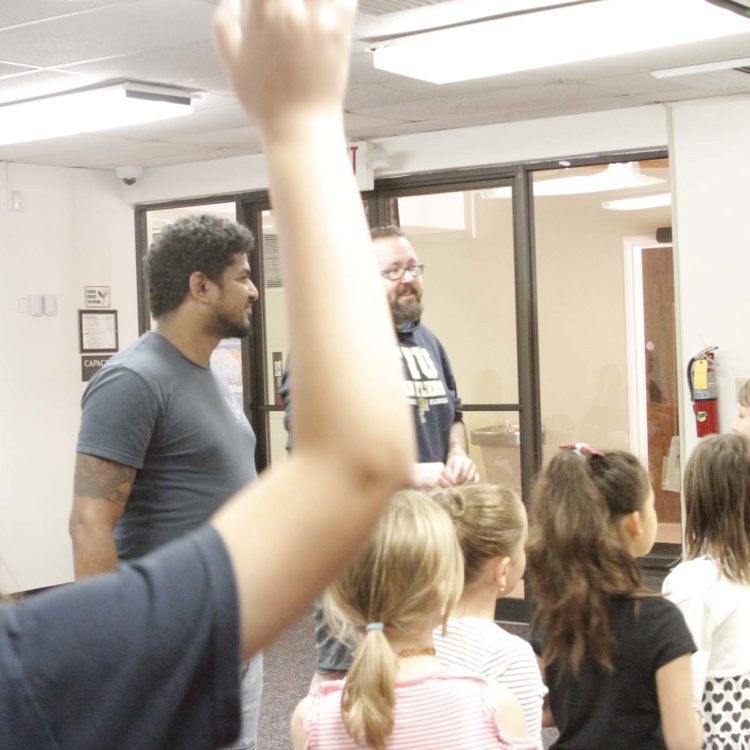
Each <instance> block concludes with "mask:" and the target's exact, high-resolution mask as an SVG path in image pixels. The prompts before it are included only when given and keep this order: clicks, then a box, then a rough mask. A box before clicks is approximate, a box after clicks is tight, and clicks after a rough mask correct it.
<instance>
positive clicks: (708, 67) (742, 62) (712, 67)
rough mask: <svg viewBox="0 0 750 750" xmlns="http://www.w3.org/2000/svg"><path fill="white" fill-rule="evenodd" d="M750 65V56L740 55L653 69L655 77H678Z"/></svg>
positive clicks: (652, 73) (652, 72)
mask: <svg viewBox="0 0 750 750" xmlns="http://www.w3.org/2000/svg"><path fill="white" fill-rule="evenodd" d="M748 66H750V57H739V58H736V59H734V60H716V61H715V62H708V63H698V64H696V65H681V66H680V67H678V68H661V69H660V70H652V71H651V75H652V76H653V77H654V78H677V77H678V76H690V75H698V74H699V73H715V72H716V71H719V70H734V69H736V68H746V67H748Z"/></svg>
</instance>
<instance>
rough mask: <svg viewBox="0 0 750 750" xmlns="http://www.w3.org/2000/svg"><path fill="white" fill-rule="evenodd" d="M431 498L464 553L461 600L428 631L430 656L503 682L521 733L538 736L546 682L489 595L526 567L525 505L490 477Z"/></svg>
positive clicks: (508, 587) (503, 589) (512, 584)
mask: <svg viewBox="0 0 750 750" xmlns="http://www.w3.org/2000/svg"><path fill="white" fill-rule="evenodd" d="M432 497H433V498H434V499H435V500H436V501H437V502H438V503H440V504H441V505H442V506H443V507H444V508H445V509H446V510H447V511H448V513H449V514H450V516H451V518H452V519H453V523H454V525H455V527H456V533H457V534H458V541H459V544H460V545H461V551H462V552H463V556H464V590H463V594H462V595H461V599H460V601H459V602H458V604H457V605H456V608H455V609H454V610H453V612H452V613H451V616H450V618H449V619H448V625H447V628H446V629H445V631H443V629H442V628H435V630H434V631H433V636H434V638H435V648H436V649H437V657H438V659H439V660H440V662H441V663H442V664H445V665H446V666H451V667H455V668H458V669H465V670H468V671H470V672H475V673H476V674H480V675H482V677H486V678H487V679H488V680H494V681H495V682H498V683H499V684H501V685H504V686H505V687H507V688H508V690H510V691H511V693H513V695H514V696H515V697H516V698H517V699H518V702H519V703H520V704H521V708H522V710H523V714H524V719H525V720H526V729H527V731H528V733H529V736H531V737H534V738H535V739H537V740H539V741H541V738H542V705H543V703H544V696H545V695H546V693H547V688H546V687H545V686H544V683H543V682H542V678H541V675H540V674H539V665H538V664H537V661H536V659H535V658H534V652H533V651H532V650H531V647H530V646H529V643H528V641H526V640H524V639H523V638H520V637H519V636H517V635H513V633H509V632H508V631H507V630H504V629H503V628H501V627H499V626H498V625H497V624H496V622H495V605H496V604H497V600H498V599H500V598H501V597H503V596H506V595H507V594H509V593H510V592H511V591H513V589H514V588H516V586H517V585H518V582H519V581H520V580H521V578H522V577H523V572H524V569H525V568H526V554H525V552H524V546H525V544H526V535H527V522H526V509H525V508H524V506H523V503H522V502H521V500H520V498H519V497H518V495H516V494H515V493H514V492H512V491H511V490H509V489H507V488H505V487H501V486H498V485H496V484H464V485H461V486H459V487H451V488H450V489H444V490H436V491H434V492H433V493H432Z"/></svg>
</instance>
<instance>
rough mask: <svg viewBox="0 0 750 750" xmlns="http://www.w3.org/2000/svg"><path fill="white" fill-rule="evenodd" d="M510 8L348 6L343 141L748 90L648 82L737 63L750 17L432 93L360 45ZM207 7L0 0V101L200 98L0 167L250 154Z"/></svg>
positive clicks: (685, 81) (203, 3) (740, 76)
mask: <svg viewBox="0 0 750 750" xmlns="http://www.w3.org/2000/svg"><path fill="white" fill-rule="evenodd" d="M510 1H511V0H360V10H359V17H358V23H357V28H356V37H357V41H355V45H354V51H353V55H352V70H351V77H350V84H349V92H348V96H347V101H346V113H347V114H346V126H347V133H348V136H349V137H350V138H351V139H353V140H368V139H372V138H379V137H384V136H392V135H398V134H403V133H419V132H426V131H431V130H443V129H446V128H457V127H465V126H471V125H484V124H489V123H499V122H507V121H513V120H527V119H534V118H540V117H550V116H554V115H565V114H575V113H582V112H592V111H597V110H606V109H619V108H623V107H634V106H639V105H645V104H654V103H660V102H673V101H679V100H684V99H691V98H701V97H707V96H722V95H728V94H737V93H748V92H750V75H749V74H747V73H744V72H741V71H739V70H731V69H730V70H725V71H721V72H714V73H705V74H700V75H684V76H680V77H676V78H665V79H656V78H654V77H653V76H652V75H651V74H650V71H651V70H654V69H660V68H672V67H679V66H686V65H694V64H699V63H707V62H715V61H721V60H734V59H740V58H747V57H750V19H749V20H748V31H747V33H745V34H740V35H737V36H733V37H728V38H725V39H722V40H720V41H718V42H703V43H699V44H692V45H682V46H679V47H672V48H669V49H666V50H661V51H658V52H648V53H641V54H637V55H622V56H618V57H610V58H606V59H603V60H598V61H595V62H589V63H578V64H572V65H565V66H560V67H557V68H546V69H541V70H535V71H533V72H529V73H517V74H510V75H504V76H495V77H491V78H485V79H482V80H476V81H469V82H465V83H453V84H446V85H442V86H437V85H435V84H430V83H424V82H421V81H416V80H413V79H409V78H405V77H401V76H396V75H392V74H389V73H384V72H381V71H378V70H375V69H374V68H373V66H372V61H371V54H370V53H369V52H368V51H367V47H368V42H367V40H372V39H374V38H382V37H385V36H389V35H393V34H397V33H399V32H401V33H404V32H405V31H413V30H415V29H423V28H430V27H432V26H434V25H436V24H441V23H446V22H448V23H454V22H455V21H456V19H460V18H469V17H472V18H476V17H482V16H489V15H493V14H497V13H498V12H501V11H503V10H504V9H505V8H507V7H508V3H509V2H510ZM595 1H598V0H595ZM653 2H659V0H653ZM215 4H216V3H215V0H33V1H30V0H25V1H22V0H0V104H3V103H8V102H11V101H15V100H18V99H25V98H29V97H33V96H40V95H44V94H50V93H53V92H57V91H62V90H65V89H73V88H78V87H81V86H85V85H90V84H92V83H97V82H100V81H104V80H109V79H127V80H132V81H147V82H151V83H158V84H167V85H174V86H180V87H185V88H187V89H190V90H193V91H197V92H200V99H199V100H198V102H197V104H196V105H195V111H194V113H193V114H192V115H190V116H188V117H182V118H179V119H176V120H171V121H163V122H160V123H155V124H148V125H140V126H135V127H129V128H121V129H118V130H111V131H107V132H106V133H98V134H88V135H78V136H71V137H66V138H58V139H53V140H47V141H41V142H35V143H26V144H19V145H14V146H0V161H17V162H26V163H32V164H49V165H59V166H70V167H88V168H98V169H113V168H115V167H116V166H119V165H125V164H128V165H129V164H134V165H141V166H146V167H150V166H159V165H166V164H176V163H182V162H191V161H199V160H203V159H217V158H223V157H228V156H239V155H245V154H254V153H258V152H259V151H260V141H259V137H258V130H257V128H255V127H254V126H253V125H252V123H249V122H248V119H247V116H246V115H245V113H244V111H243V110H242V109H241V107H240V106H239V105H238V104H237V102H236V100H235V98H234V96H233V95H232V92H231V90H230V87H229V85H228V81H227V79H226V77H225V76H224V74H223V71H222V69H221V66H220V64H219V61H218V59H217V57H216V55H215V53H214V50H213V46H212V42H211V35H210V16H211V13H212V11H213V8H214V6H215ZM540 4H542V3H541V2H540ZM549 4H551V0H550V3H549ZM643 22H644V24H647V23H649V19H648V18H644V19H643ZM676 22H678V23H679V19H676ZM591 33H596V34H605V33H617V30H616V29H611V28H608V29H592V30H591ZM1 127H2V107H0V128H1Z"/></svg>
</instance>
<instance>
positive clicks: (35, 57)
mask: <svg viewBox="0 0 750 750" xmlns="http://www.w3.org/2000/svg"><path fill="white" fill-rule="evenodd" d="M211 12H212V9H211V7H210V6H209V5H208V4H206V3H203V2H198V1H197V0H138V1H137V2H133V3H126V4H115V5H108V6H106V7H104V8H102V9H101V10H99V11H97V12H93V13H80V14H76V15H67V16H61V17H58V18H54V19H50V20H49V21H45V22H43V23H38V24H33V25H28V26H20V27H15V28H10V29H1V30H0V49H2V50H3V52H2V57H3V59H4V60H5V61H6V62H14V63H21V64H25V65H33V66H39V67H45V68H51V67H59V66H65V65H70V64H72V63H80V62H85V61H87V60H95V59H102V58H111V57H116V56H118V55H126V54H133V53H136V52H145V51H149V50H158V49H161V48H163V47H175V46H179V45H187V44H191V43H194V42H200V41H205V40H206V39H208V38H210V28H211V25H210V19H211Z"/></svg>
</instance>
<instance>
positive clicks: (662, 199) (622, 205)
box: [602, 193, 672, 211]
mask: <svg viewBox="0 0 750 750" xmlns="http://www.w3.org/2000/svg"><path fill="white" fill-rule="evenodd" d="M671 205H672V194H671V193H657V194H655V195H640V196H638V197H636V198H619V199H618V200H614V201H602V208H606V209H607V210H609V211H641V210H643V209H646V208H662V207H663V206H671Z"/></svg>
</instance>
